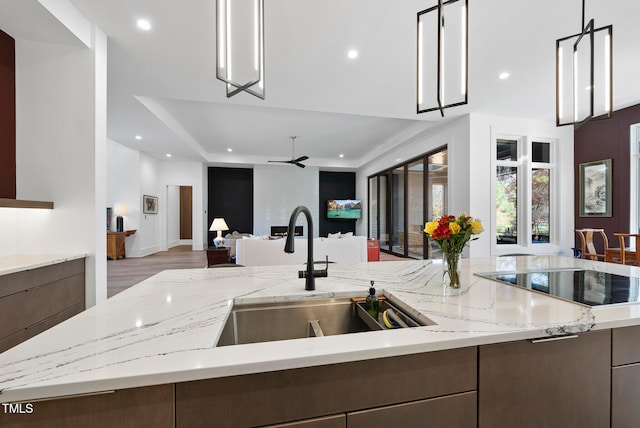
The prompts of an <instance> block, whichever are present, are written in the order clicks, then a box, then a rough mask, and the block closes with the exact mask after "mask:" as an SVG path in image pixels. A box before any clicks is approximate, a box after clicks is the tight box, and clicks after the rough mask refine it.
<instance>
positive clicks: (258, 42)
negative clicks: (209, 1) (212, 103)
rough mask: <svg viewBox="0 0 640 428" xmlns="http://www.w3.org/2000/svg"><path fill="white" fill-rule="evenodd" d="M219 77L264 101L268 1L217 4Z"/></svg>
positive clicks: (232, 90) (232, 89) (230, 89)
mask: <svg viewBox="0 0 640 428" xmlns="http://www.w3.org/2000/svg"><path fill="white" fill-rule="evenodd" d="M216 15H217V21H216V25H217V28H216V47H217V55H216V77H217V78H218V79H220V80H222V81H223V82H225V83H226V85H225V86H226V88H227V98H229V97H232V96H234V95H236V94H238V93H240V92H247V93H248V94H251V95H254V96H256V97H258V98H261V99H264V0H216Z"/></svg>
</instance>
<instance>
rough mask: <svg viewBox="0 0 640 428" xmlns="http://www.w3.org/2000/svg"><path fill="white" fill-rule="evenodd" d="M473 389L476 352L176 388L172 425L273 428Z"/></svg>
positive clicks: (455, 351)
mask: <svg viewBox="0 0 640 428" xmlns="http://www.w3.org/2000/svg"><path fill="white" fill-rule="evenodd" d="M476 386H477V349H476V348H475V347H472V348H462V349H453V350H447V351H438V352H429V353H423V354H413V355H403V356H397V357H389V358H381V359H373V360H365V361H354V362H350V363H341V364H332V365H325V366H317V367H305V368H300V369H293V370H283V371H276V372H268V373H257V374H251V375H242V376H232V377H227V378H219V379H208V380H201V381H193V382H182V383H178V384H176V425H177V426H178V427H181V428H186V427H199V426H202V421H207V420H215V421H216V426H218V427H225V426H228V427H234V428H237V427H249V426H262V425H270V424H271V425H273V424H278V423H285V422H290V421H302V420H307V419H311V418H317V417H324V416H327V415H336V414H340V413H348V412H356V411H360V410H365V409H372V408H375V407H383V406H390V405H395V404H401V403H407V402H412V401H418V400H425V399H430V398H435V397H442V396H446V395H451V394H459V393H463V392H469V391H475V389H476ZM467 410H468V409H467ZM465 411H466V410H465ZM473 414H474V415H475V411H473ZM392 426H393V425H392ZM395 426H400V425H395ZM440 426H447V425H446V424H444V425H440Z"/></svg>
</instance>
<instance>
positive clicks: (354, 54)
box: [347, 49, 358, 59]
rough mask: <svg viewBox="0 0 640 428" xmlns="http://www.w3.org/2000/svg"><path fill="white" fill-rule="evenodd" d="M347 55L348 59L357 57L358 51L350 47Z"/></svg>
mask: <svg viewBox="0 0 640 428" xmlns="http://www.w3.org/2000/svg"><path fill="white" fill-rule="evenodd" d="M347 57H349V59H356V58H358V51H357V50H355V49H351V50H350V51H349V52H347Z"/></svg>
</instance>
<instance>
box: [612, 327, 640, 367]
mask: <svg viewBox="0 0 640 428" xmlns="http://www.w3.org/2000/svg"><path fill="white" fill-rule="evenodd" d="M633 363H640V326H637V325H635V326H631V327H622V328H614V329H613V330H611V364H612V365H614V366H621V365H623V364H633Z"/></svg>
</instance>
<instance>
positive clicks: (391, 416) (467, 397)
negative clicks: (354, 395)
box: [347, 391, 477, 428]
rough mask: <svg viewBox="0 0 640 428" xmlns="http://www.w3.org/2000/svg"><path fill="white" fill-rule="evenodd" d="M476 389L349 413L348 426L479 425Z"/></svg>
mask: <svg viewBox="0 0 640 428" xmlns="http://www.w3.org/2000/svg"><path fill="white" fill-rule="evenodd" d="M476 401H477V395H476V392H475V391H470V392H465V393H462V394H456V395H448V396H445V397H438V398H432V399H429V400H422V401H414V402H412V403H405V404H398V405H395V406H386V407H380V408H377V409H370V410H363V411H361V412H353V413H348V414H347V426H348V427H349V428H371V427H388V428H391V427H402V428H411V427H416V428H423V427H429V426H432V427H447V428H471V427H475V426H476V422H477V418H476V414H477V407H476Z"/></svg>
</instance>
